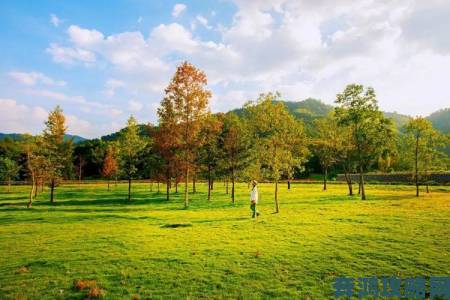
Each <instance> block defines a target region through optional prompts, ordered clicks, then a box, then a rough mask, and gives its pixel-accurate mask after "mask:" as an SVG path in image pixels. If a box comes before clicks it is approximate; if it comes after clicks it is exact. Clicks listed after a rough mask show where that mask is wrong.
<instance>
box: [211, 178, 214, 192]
mask: <svg viewBox="0 0 450 300" xmlns="http://www.w3.org/2000/svg"><path fill="white" fill-rule="evenodd" d="M212 190H214V179H212V178H211V191H212Z"/></svg>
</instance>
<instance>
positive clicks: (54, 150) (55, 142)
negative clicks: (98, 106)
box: [42, 106, 72, 203]
mask: <svg viewBox="0 0 450 300" xmlns="http://www.w3.org/2000/svg"><path fill="white" fill-rule="evenodd" d="M66 130H67V127H66V119H65V117H64V114H63V111H62V109H61V108H60V107H59V106H56V108H55V109H54V110H53V111H51V112H50V114H49V115H48V120H47V121H46V122H45V129H44V132H43V139H42V151H43V156H44V157H45V160H46V163H45V165H46V167H47V169H46V175H47V176H46V177H47V179H48V180H49V181H50V182H49V185H50V202H51V203H53V202H54V200H55V199H54V190H55V187H56V186H57V185H58V184H59V181H60V180H61V179H63V178H64V177H69V176H70V172H71V171H72V169H71V167H72V141H71V140H68V141H66V140H65V139H64V136H65V133H66Z"/></svg>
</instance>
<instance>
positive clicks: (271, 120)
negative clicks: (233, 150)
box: [247, 93, 307, 213]
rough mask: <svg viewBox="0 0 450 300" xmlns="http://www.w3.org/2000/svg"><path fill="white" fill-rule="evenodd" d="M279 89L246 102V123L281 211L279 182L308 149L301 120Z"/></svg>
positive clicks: (300, 160) (299, 161) (298, 162)
mask: <svg viewBox="0 0 450 300" xmlns="http://www.w3.org/2000/svg"><path fill="white" fill-rule="evenodd" d="M279 98H280V94H279V93H267V94H261V95H260V97H259V98H258V100H257V102H256V104H253V105H252V104H250V105H248V106H247V111H248V113H249V124H250V126H251V132H252V135H253V138H252V139H253V141H254V143H255V144H256V147H257V148H256V149H257V153H259V155H260V160H261V162H262V165H263V167H264V168H265V169H266V170H267V174H269V177H270V179H272V180H273V181H274V183H275V192H274V198H275V212H276V213H278V212H279V211H280V206H279V201H278V182H279V180H280V178H281V175H282V173H283V172H285V171H286V170H287V169H289V168H290V167H291V166H292V164H293V162H295V164H301V162H302V161H303V160H304V157H302V156H303V155H305V154H306V153H307V148H306V147H307V142H306V136H305V134H304V129H303V124H302V123H301V122H299V121H298V120H296V119H295V118H294V116H292V115H291V114H290V113H289V111H288V110H287V108H286V107H285V106H284V104H282V103H281V102H277V101H276V100H278V99H279Z"/></svg>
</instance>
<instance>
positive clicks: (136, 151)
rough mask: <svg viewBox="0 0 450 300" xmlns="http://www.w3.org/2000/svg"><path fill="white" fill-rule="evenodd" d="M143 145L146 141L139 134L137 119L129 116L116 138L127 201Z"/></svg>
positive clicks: (129, 197)
mask: <svg viewBox="0 0 450 300" xmlns="http://www.w3.org/2000/svg"><path fill="white" fill-rule="evenodd" d="M145 145H146V141H145V140H143V139H142V138H141V137H140V136H139V127H138V125H137V121H136V119H135V118H134V117H133V116H131V117H130V118H129V119H128V121H127V127H126V128H125V130H124V131H123V132H122V134H121V135H120V138H119V140H118V150H119V165H120V170H121V171H122V173H123V174H124V176H125V177H126V178H127V181H128V201H131V181H132V179H133V176H134V175H135V174H136V171H137V168H136V165H137V164H138V162H139V159H140V154H141V151H142V150H143V149H144V148H145Z"/></svg>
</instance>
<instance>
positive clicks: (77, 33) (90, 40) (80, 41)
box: [67, 25, 103, 48]
mask: <svg viewBox="0 0 450 300" xmlns="http://www.w3.org/2000/svg"><path fill="white" fill-rule="evenodd" d="M67 33H68V34H69V37H70V39H71V40H72V41H73V43H74V44H76V45H77V46H78V47H80V48H84V47H90V46H95V45H96V44H97V43H99V42H101V41H102V40H103V34H102V33H101V32H99V31H97V30H89V29H84V28H80V27H79V26H76V25H71V26H70V27H69V29H67Z"/></svg>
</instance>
